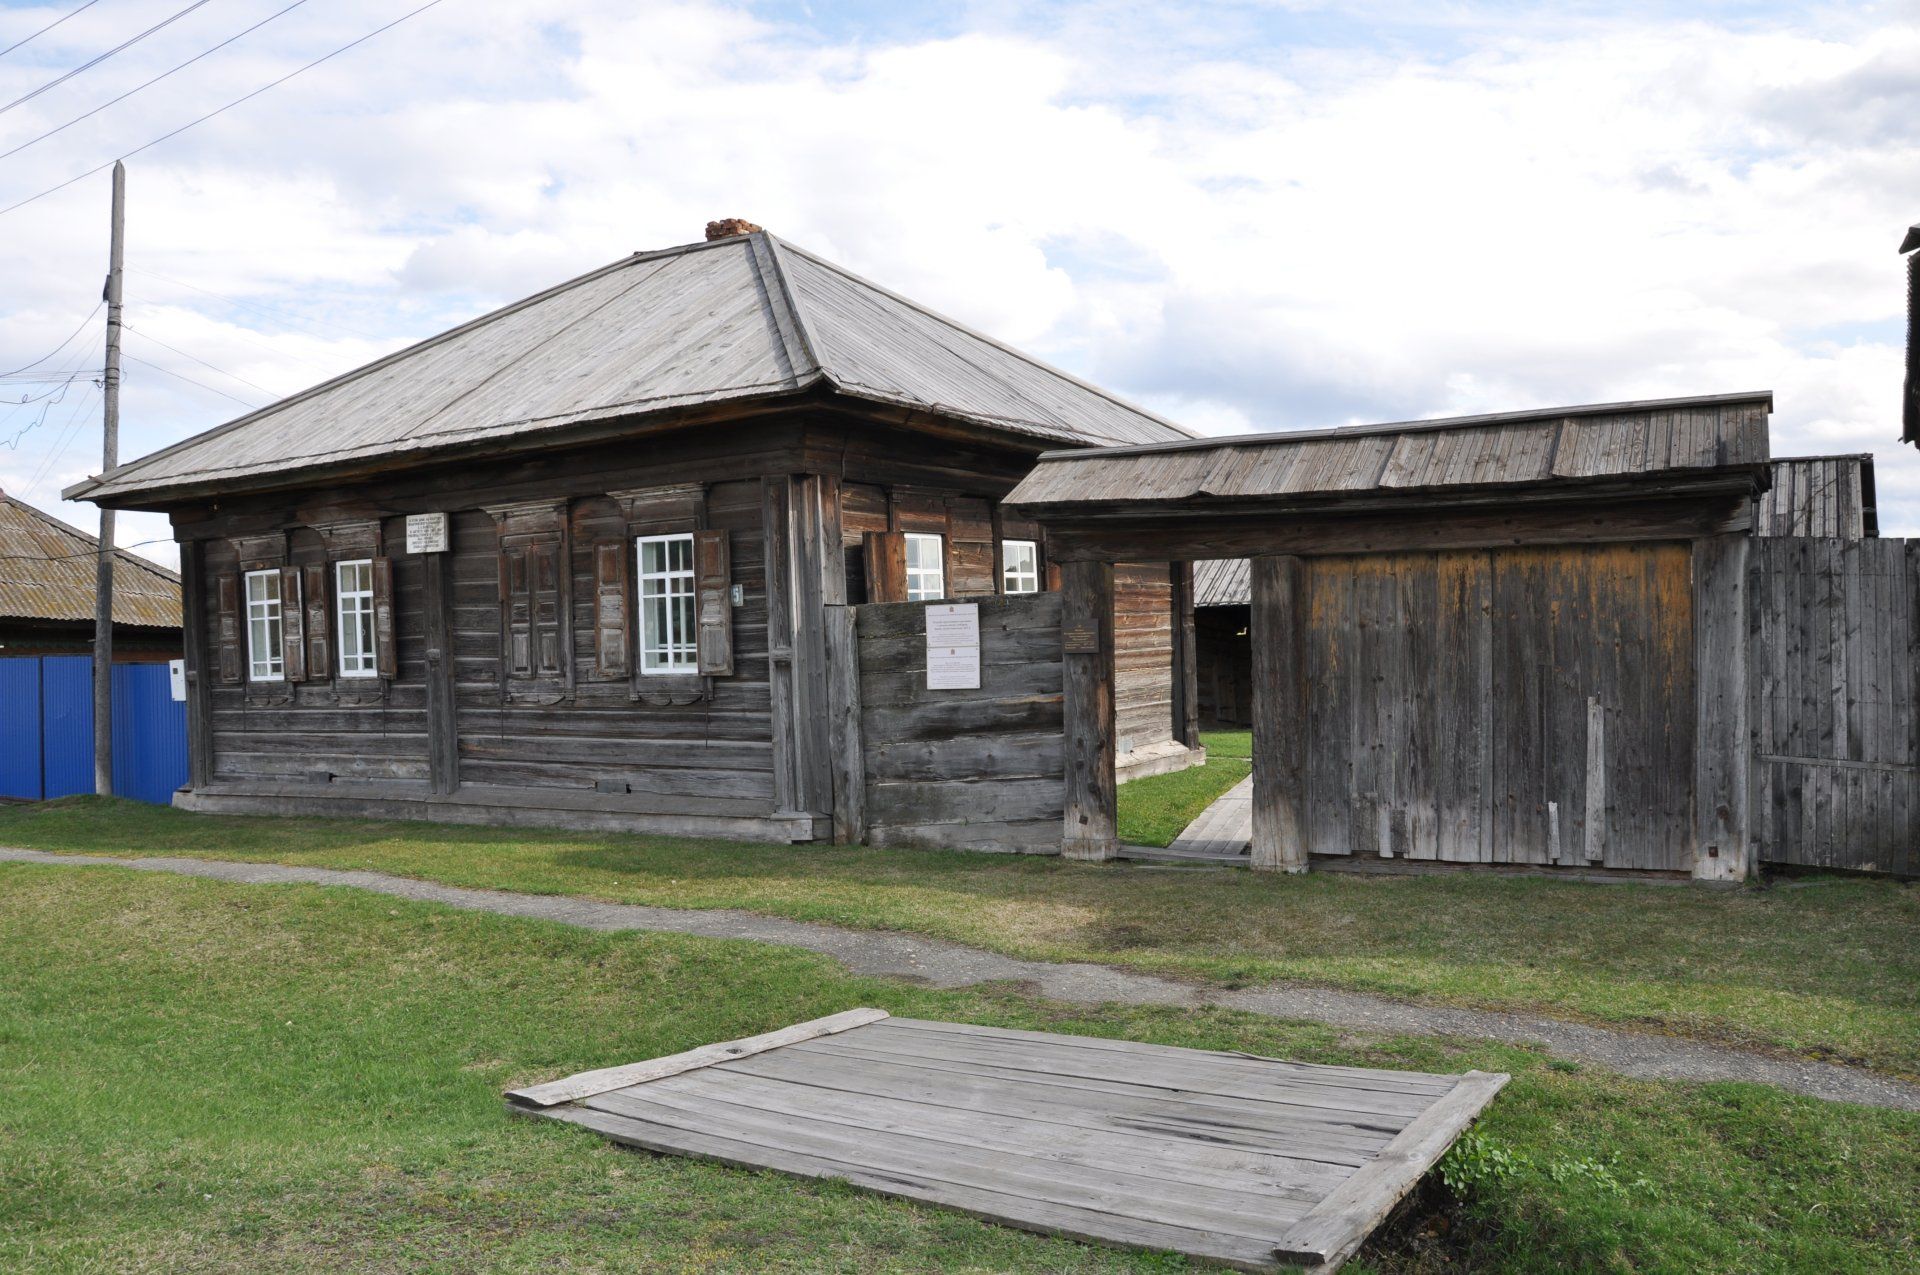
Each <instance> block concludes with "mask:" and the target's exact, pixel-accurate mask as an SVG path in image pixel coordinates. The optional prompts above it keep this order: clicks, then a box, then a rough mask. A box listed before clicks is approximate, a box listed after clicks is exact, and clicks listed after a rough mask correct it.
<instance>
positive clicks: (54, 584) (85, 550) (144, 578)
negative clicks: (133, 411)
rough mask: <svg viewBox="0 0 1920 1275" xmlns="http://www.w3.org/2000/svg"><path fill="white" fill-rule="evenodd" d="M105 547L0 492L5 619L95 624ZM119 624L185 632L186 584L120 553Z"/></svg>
mask: <svg viewBox="0 0 1920 1275" xmlns="http://www.w3.org/2000/svg"><path fill="white" fill-rule="evenodd" d="M99 545H100V541H99V539H98V538H97V537H95V536H90V535H88V534H87V533H86V532H84V531H81V530H79V529H78V528H76V527H69V526H68V525H67V524H66V523H64V522H61V521H60V520H59V519H58V518H55V517H52V516H51V515H49V514H45V513H42V512H41V511H40V510H38V509H35V508H34V507H33V506H32V505H29V504H27V503H25V502H24V501H21V500H16V499H15V498H14V497H12V496H9V495H7V494H6V493H5V492H0V617H4V618H7V619H20V620H85V621H86V622H87V623H89V624H91V623H92V622H93V608H94V596H95V595H94V583H95V579H96V575H95V573H96V570H97V567H96V563H97V555H98V553H99ZM113 622H114V623H115V624H138V625H146V626H149V627H152V628H168V629H177V628H179V627H180V577H179V576H177V575H175V574H174V573H173V572H171V571H168V570H167V569H166V568H165V567H162V566H159V565H157V564H155V563H152V562H148V561H147V560H146V559H145V558H142V557H139V556H138V555H136V554H131V553H128V552H127V551H126V550H124V549H116V550H115V551H114V565H113Z"/></svg>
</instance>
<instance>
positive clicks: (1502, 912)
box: [0, 797, 1920, 1074]
mask: <svg viewBox="0 0 1920 1275" xmlns="http://www.w3.org/2000/svg"><path fill="white" fill-rule="evenodd" d="M0 845H14V846H33V847H38V848H40V849H45V850H55V851H67V852H79V853H107V854H176V855H188V856H200V857H205V858H224V859H254V860H263V861H273V862H280V863H295V864H311V865H315V866H323V867H336V868H374V869H379V870H381V871H386V872H392V873H398V874H401V875H406V876H413V877H420V878H424V879H429V880H435V881H442V882H446V883H448V884H452V885H464V886H474V887H480V888H493V889H504V890H521V891H527V892H532V893H541V894H577V895H584V896H588V897H593V898H600V899H608V900H614V901H619V902H630V903H651V904H657V905H661V906H668V907H682V908H717V907H733V908H746V909H750V910H753V911H757V912H762V913H766V914H768V915H776V916H785V917H791V918H794V919H797V920H807V921H827V922H834V923H838V924H842V925H850V926H856V927H862V928H868V929H891V930H902V931H910V932H914V933H921V934H927V935H932V936H936V937H940V938H946V939H952V940H955V941H958V942H963V943H970V944H974V945H976V946H979V947H985V948H990V949H993V950H996V951H1002V952H1007V953H1010V954H1012V955H1016V956H1025V957H1032V958H1037V959H1042V960H1093V961H1103V962H1107V963H1110V964H1118V965H1126V966H1130V967H1134V968H1138V969H1145V970H1152V971H1156V972H1160V973H1166V974H1173V975H1178V976H1182V977H1190V978H1195V979H1204V980H1207V981H1210V982H1214V983H1217V984H1228V985H1243V984H1246V983H1251V982H1260V981H1270V980H1283V979H1284V980H1294V981H1300V982H1308V983H1314V984H1319V985H1325V986H1336V987H1347V988H1354V989H1357V990H1362V991H1371V992H1378V993H1383V994H1386V995H1390V996H1397V997H1403V998H1406V999H1410V1000H1420V1001H1426V1002H1438V1003H1445V1004H1455V1005H1471V1006H1479V1007H1485V1008H1497V1009H1516V1010H1525V1011H1530V1012H1539V1013H1544V1014H1551V1015H1556V1016H1560V1017H1565V1018H1574V1019H1582V1020H1589V1021H1595V1022H1605V1023H1611V1024H1616V1025H1622V1026H1628V1027H1636V1028H1642V1029H1648V1030H1658V1031H1666V1032H1672V1033H1675V1034H1680V1035H1688V1036H1695V1037H1700V1038H1705V1039H1713V1040H1721V1041H1730V1042H1734V1043H1743V1044H1751V1045H1760V1046H1766V1047H1771V1048H1775V1049H1780V1050H1785V1051H1790V1052H1793V1053H1796V1054H1800V1055H1804V1056H1811V1057H1827V1058H1838V1059H1843V1060H1847V1061H1853V1062H1859V1063H1864V1064H1868V1065H1872V1066H1877V1067H1881V1068H1885V1069H1888V1070H1891V1071H1895V1072H1900V1073H1906V1074H1916V1073H1920V888H1916V887H1914V886H1903V885H1899V884H1896V883H1893V882H1886V881H1867V880H1843V879H1837V878H1834V879H1824V880H1811V881H1806V882H1796V883H1793V884H1792V885H1790V886H1783V887H1780V888H1775V889H1767V890H1762V889H1745V890H1708V889H1701V888H1694V887H1685V886H1660V885H1638V884H1631V885H1629V884H1622V885H1583V884H1580V883H1577V882H1567V881H1555V880H1547V879H1542V878H1538V877H1513V878H1502V877H1491V876H1482V875H1465V874H1461V875H1452V876H1432V877H1406V878H1398V877H1390V878H1366V877H1353V876H1343V875H1340V874H1335V873H1310V874H1307V875H1305V876H1301V877H1282V876H1275V875H1269V874H1265V873H1261V874H1255V873H1248V872H1228V871H1182V870H1171V871H1170V870H1156V869H1153V868H1145V867H1132V866H1127V865H1121V864H1106V865H1086V864H1074V863H1067V862H1064V861H1061V860H1058V859H1052V858H1039V857H1026V856H1002V855H981V854H966V853H959V852H955V853H944V854H943V853H931V852H906V851H881V850H871V849H867V848H864V847H833V846H793V847H783V846H762V845H742V844H732V843H725V842H699V841H687V840H677V839H672V838H664V837H637V836H626V837H622V836H608V835H600V834H569V833H560V832H534V831H527V830H521V829H502V828H465V827H453V826H442V825H435V824H425V823H368V822H359V821H352V820H328V819H304V820H303V819H257V818H238V817H215V816H205V815H191V814H187V813H185V812H182V811H178V810H172V809H167V808H161V807H153V806H143V805H139V804H137V803H133V802H113V801H101V800H98V799H96V798H90V797H89V798H74V799H68V800H64V801H60V802H51V803H47V804H44V805H39V806H17V807H0Z"/></svg>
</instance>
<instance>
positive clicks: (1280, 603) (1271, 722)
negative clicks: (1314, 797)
mask: <svg viewBox="0 0 1920 1275" xmlns="http://www.w3.org/2000/svg"><path fill="white" fill-rule="evenodd" d="M1252 576H1253V626H1252V627H1253V633H1252V637H1253V853H1252V866H1253V867H1254V868H1256V869H1265V870H1268V871H1283V872H1305V871H1306V870H1307V840H1306V838H1307V766H1306V760H1307V759H1306V751H1307V740H1306V733H1305V732H1304V731H1302V730H1301V729H1300V723H1301V722H1302V721H1304V720H1305V719H1306V700H1307V696H1306V629H1307V615H1308V611H1307V608H1308V598H1307V587H1308V586H1307V571H1306V567H1305V564H1304V563H1303V562H1302V561H1301V560H1300V559H1299V558H1296V557H1292V556H1263V557H1257V558H1255V559H1253V562H1252Z"/></svg>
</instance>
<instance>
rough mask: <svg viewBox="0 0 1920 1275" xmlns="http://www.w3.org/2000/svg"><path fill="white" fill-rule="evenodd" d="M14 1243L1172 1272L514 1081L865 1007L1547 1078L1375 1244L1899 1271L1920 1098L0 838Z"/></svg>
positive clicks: (1385, 1263) (81, 1254)
mask: <svg viewBox="0 0 1920 1275" xmlns="http://www.w3.org/2000/svg"><path fill="white" fill-rule="evenodd" d="M0 944H4V949H5V951H6V952H7V953H8V961H7V965H6V973H5V975H4V985H5V990H6V994H5V995H4V996H0V1269H5V1270H9V1271H23V1272H26V1271H31V1272H83V1271H84V1272H91V1271H95V1270H102V1269H111V1270H117V1271H174V1270H187V1269H192V1270H195V1271H216V1272H222V1271H235V1272H239V1271H249V1272H250V1271H257V1270H275V1271H295V1272H299V1271H327V1272H338V1271H381V1272H388V1271H402V1270H404V1271H446V1272H455V1271H470V1270H487V1271H529V1272H531V1271H548V1270H555V1269H568V1270H594V1271H637V1270H645V1271H716V1270H717V1271H754V1272H769V1271H771V1272H780V1271H845V1272H867V1271H925V1270H943V1271H1012V1272H1027V1271H1031V1272H1080V1271H1110V1272H1132V1271H1166V1270H1170V1269H1178V1268H1179V1265H1180V1264H1179V1263H1178V1262H1177V1261H1173V1260H1170V1259H1168V1258H1166V1257H1165V1256H1160V1255H1152V1254H1124V1253H1113V1252H1107V1251H1104V1250H1098V1249H1093V1248H1089V1247H1085V1246H1081V1245H1077V1244H1072V1243H1068V1242H1065V1241H1058V1240H1047V1239H1042V1238H1039V1237H1035V1236H1028V1235H1023V1234H1020V1233H1018V1232H1014V1231H1010V1230H1005V1229H1001V1228H997V1227H993V1226H990V1225H987V1224H985V1223H982V1222H978V1221H974V1220H972V1219H969V1218H965V1217H961V1216H958V1215H954V1214H948V1213H944V1212H940V1211H937V1210H933V1209H929V1208H923V1207H920V1206H916V1205H912V1204H907V1203H904V1202H900V1201H893V1200H886V1199H882V1198H879V1197H875V1196H869V1195H865V1194H861V1193H858V1192H855V1191H852V1190H850V1189H847V1188H843V1187H838V1186H835V1185H832V1184H808V1183H801V1182H796V1181H794V1180H791V1179H787V1178H783V1177H778V1176H775V1175H771V1174H756V1173H745V1172H739V1171H735V1170H730V1169H725V1168H721V1167H717V1166H713V1165H705V1164H700V1163H696V1162H693V1161H688V1160H681V1159H670V1158H656V1157H651V1156H645V1155H637V1154H633V1153H629V1152H624V1151H621V1150H618V1149H616V1148H614V1147H612V1146H610V1145H608V1144H606V1143H605V1142H603V1141H602V1140H601V1139H599V1138H598V1137H596V1136H594V1135H591V1134H588V1133H586V1132H584V1131H581V1130H577V1129H568V1128H565V1127H562V1126H558V1125H552V1124H548V1123H545V1122H530V1121H522V1120H517V1119H513V1118H511V1117H509V1116H507V1115H506V1114H505V1113H504V1112H503V1110H502V1107H501V1103H500V1097H499V1094H500V1091H501V1089H503V1088H505V1087H508V1086H511V1085H516V1084H521V1083H525V1082H527V1081H530V1080H534V1079H544V1078H548V1077H552V1076H555V1075H559V1074H563V1073H567V1072H571V1071H576V1070H580V1069H583V1068H587V1067H592V1066H599V1065H604V1064H607V1063H610V1062H615V1061H629V1060H633V1059H638V1058H643V1057H647V1056H650V1055H655V1054H661V1053H667V1052H671V1051H674V1050H679V1049H684V1048H687V1047H690V1046H692V1045H694V1044H697V1043H703V1042H706V1041H710V1040H716V1039H723V1038H728V1037H733V1036H740V1035H746V1034H749V1033H753V1032H758V1031H764V1030H767V1029H769V1028H772V1027H774V1026H778V1025H783V1024H786V1023H790V1022H794V1021H797V1020H800V1019H804V1018H808V1017H812V1016H815V1015H820V1014H826V1013H831V1012H834V1011H837V1010H841V1009H846V1008H849V1007H851V1006H853V1005H857V1004H873V1005H878V1006H881V1007H882V1008H886V1009H888V1010H891V1011H893V1012H895V1013H902V1014H914V1015H921V1016H927V1017H936V1018H946V1019H952V1020H956V1021H973V1022H981V1023H994V1024H1004V1025H1008V1026H1020V1027H1032V1028H1040V1029H1052V1030H1062V1031H1073V1032H1083V1033H1088V1034H1096V1035H1111V1036H1123V1037H1127V1038H1130V1039H1138V1040H1154V1041H1161V1042H1165V1043H1168V1044H1182V1045H1196V1046H1204V1047H1215V1048H1237V1049H1245V1050H1248V1051H1251V1052H1255V1053H1260V1054H1268V1055H1285V1056H1289V1057H1295V1058H1300V1059H1305V1060H1309V1061H1318V1062H1330V1063H1354V1064H1363V1065H1370V1066H1390V1067H1391V1066H1402V1067H1419V1068H1426V1069H1431V1070H1443V1071H1453V1070H1460V1069H1464V1068H1467V1067H1481V1068H1490V1069H1499V1070H1505V1071H1510V1072H1513V1073H1514V1075H1515V1080H1514V1083H1513V1084H1512V1085H1510V1086H1509V1087H1508V1089H1507V1090H1506V1092H1505V1093H1503V1094H1502V1095H1501V1097H1500V1098H1499V1100H1498V1101H1497V1102H1496V1103H1495V1104H1494V1106H1493V1108H1492V1110H1491V1111H1490V1112H1489V1114H1488V1116H1487V1117H1486V1119H1485V1120H1484V1121H1483V1122H1482V1123H1481V1125H1480V1127H1479V1128H1480V1138H1481V1139H1482V1145H1481V1146H1480V1147H1479V1148H1478V1150H1477V1151H1475V1152H1474V1154H1472V1155H1470V1156H1465V1157H1463V1158H1462V1159H1461V1160H1460V1161H1459V1162H1458V1163H1456V1164H1454V1165H1453V1166H1452V1167H1453V1169H1454V1172H1455V1175H1456V1178H1457V1179H1458V1181H1459V1183H1460V1185H1461V1188H1462V1189H1463V1190H1464V1191H1466V1192H1468V1193H1469V1194H1470V1196H1471V1203H1470V1204H1469V1206H1468V1207H1467V1209H1466V1211H1465V1213H1464V1214H1463V1215H1462V1217H1461V1218H1460V1225H1459V1226H1458V1227H1456V1228H1455V1229H1454V1230H1453V1233H1452V1235H1451V1236H1450V1237H1449V1239H1448V1241H1447V1242H1446V1245H1445V1247H1444V1251H1442V1252H1440V1253H1437V1254H1436V1253H1435V1252H1433V1251H1431V1250H1427V1251H1426V1252H1425V1255H1424V1256H1421V1255H1419V1254H1415V1255H1412V1256H1410V1255H1409V1254H1408V1253H1407V1252H1406V1251H1403V1250H1402V1249H1401V1248H1398V1247H1396V1246H1393V1245H1387V1246H1384V1247H1383V1248H1382V1249H1380V1250H1376V1251H1374V1252H1372V1253H1370V1254H1366V1255H1363V1257H1362V1258H1361V1260H1360V1261H1359V1262H1358V1263H1356V1265H1355V1266H1353V1267H1351V1268H1350V1269H1352V1270H1354V1271H1355V1272H1356V1273H1357V1275H1358V1273H1362V1272H1368V1271H1372V1272H1413V1271H1418V1270H1437V1269H1441V1268H1442V1266H1444V1268H1445V1269H1449V1270H1466V1271H1476V1272H1530V1271H1539V1270H1546V1269H1567V1270H1581V1271H1676V1272H1678V1271H1727V1272H1731V1271H1750V1270H1805V1271H1831V1270H1845V1271H1850V1272H1895V1271H1905V1270H1912V1269H1913V1268H1914V1265H1915V1263H1916V1262H1920V1238H1917V1237H1916V1218H1920V1207H1916V1206H1917V1204H1920V1201H1916V1191H1920V1186H1916V1184H1920V1117H1916V1116H1913V1115H1906V1114H1898V1113H1890V1112H1881V1111H1874V1110H1869V1109H1866V1108H1857V1107H1847V1106H1840V1105H1835V1104H1826V1103H1820V1102H1816V1101H1812V1100H1808V1099H1800V1098H1794V1097H1790V1096H1786V1095H1782V1094H1779V1093H1777V1092H1774V1091H1771V1090H1767V1089H1764V1088H1761V1087H1757V1086H1747V1085H1734V1084H1715V1085H1679V1084H1657V1083H1651V1082H1637V1081H1628V1080H1624V1079H1620V1078H1617V1077H1611V1076H1606V1075H1602V1074H1598V1073H1592V1072H1586V1071H1572V1072H1569V1071H1565V1070H1560V1069H1556V1068H1553V1067H1550V1066H1548V1065H1546V1064H1545V1063H1544V1061H1543V1060H1542V1059H1541V1058H1540V1057H1539V1056H1538V1055H1536V1054H1532V1053H1529V1052H1527V1051H1522V1050H1517V1049H1509V1048H1503V1047H1499V1046H1494V1045H1485V1046H1472V1047H1458V1046H1453V1045H1448V1044H1444V1043H1441V1042H1435V1041H1427V1040H1418V1039H1406V1038H1384V1037H1370V1036H1354V1035H1346V1034H1341V1033H1337V1032H1334V1031H1332V1030H1330V1029H1324V1028H1320V1027H1316V1026H1311V1025H1302V1024H1289V1023H1277V1022H1272V1021H1269V1020H1263V1019H1258V1018H1254V1017H1250V1016H1246V1015H1239V1014H1233V1013H1228V1012H1223V1011H1199V1012H1180V1011H1174V1010H1166V1009H1130V1008H1125V1007H1113V1008H1108V1009H1104V1010H1097V1011H1096V1010H1079V1009H1068V1008H1066V1007H1062V1006H1057V1005H1050V1004H1046V1003H1042V1002H1036V1001H1033V1000H1030V999H1028V998H1025V997H1023V996H1021V995H1019V994H1018V993H1017V992H1015V991H1014V990H1012V989H1000V990H997V991H995V990H972V991H962V992H941V991H933V990H928V989H922V988H914V987H910V986H906V985H903V984H897V983H889V982H881V981H877V980H869V979H859V978H853V977H850V976H847V975H846V974H845V973H844V972H843V971H841V969H840V968H839V967H838V966H837V965H835V964H833V963H832V962H831V961H828V960H826V959H824V958H821V957H816V956H813V955H811V954H807V953H801V952H795V951H792V950H790V949H782V948H773V947H767V946H762V945H756V944H749V943H741V942H719V941H713V940H703V939H693V938H687V937H681V936H667V935H634V934H627V935H596V934H591V933H586V932H582V931H576V930H570V929H567V928H565V927H562V926H558V925H553V924H548V923H542V922H533V921H524V920H518V919H513V918H505V917H495V916H489V915H484V914H477V913H466V912H460V911H456V910H453V909H449V908H444V907H438V906H435V905H431V904H419V903H409V902H404V901H399V900H394V899H389V898H385V897H382V896H377V895H371V894H366V893H362V892H359V891H354V890H342V889H321V888H317V887H311V886H242V885H231V884H227V883H223V882H215V881H200V880H191V879H185V878H176V877H166V876H157V875H153V874H147V873H138V872H128V871H121V870H118V869H108V868H96V869H87V870H78V869H74V868H65V867H42V866H34V865H20V864H0Z"/></svg>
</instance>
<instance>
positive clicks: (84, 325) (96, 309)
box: [0, 300, 107, 379]
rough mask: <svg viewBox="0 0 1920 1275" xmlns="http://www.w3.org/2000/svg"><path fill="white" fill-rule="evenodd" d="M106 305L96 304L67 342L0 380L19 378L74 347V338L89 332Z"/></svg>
mask: <svg viewBox="0 0 1920 1275" xmlns="http://www.w3.org/2000/svg"><path fill="white" fill-rule="evenodd" d="M106 304H107V303H106V302H105V301H104V300H103V301H100V302H99V303H98V304H96V305H95V306H94V307H93V309H92V311H90V312H89V313H88V315H87V317H86V318H84V319H82V320H80V326H79V327H77V328H75V329H74V330H73V331H72V332H70V333H68V334H67V339H66V340H64V341H62V342H61V343H60V344H58V345H56V346H54V347H53V348H52V349H51V350H48V351H47V352H46V353H45V354H42V355H41V356H40V357H39V358H37V359H35V360H34V361H33V362H31V363H22V364H21V365H20V366H19V367H17V368H15V369H13V371H11V372H0V379H4V378H6V377H10V376H18V375H19V374H20V373H22V372H24V371H26V370H27V369H28V368H34V367H39V366H40V365H41V364H42V363H45V362H46V361H47V360H48V359H50V358H52V357H53V356H54V355H56V354H58V353H60V351H62V350H64V349H66V348H67V347H68V346H69V345H72V344H73V338H74V337H77V336H79V335H80V334H81V333H82V332H85V331H86V330H87V325H88V324H89V323H92V322H93V316H94V315H96V314H99V313H100V309H101V307H102V306H104V305H106Z"/></svg>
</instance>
